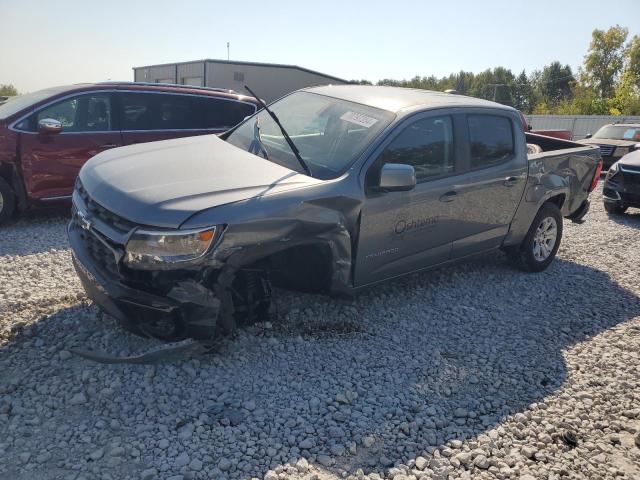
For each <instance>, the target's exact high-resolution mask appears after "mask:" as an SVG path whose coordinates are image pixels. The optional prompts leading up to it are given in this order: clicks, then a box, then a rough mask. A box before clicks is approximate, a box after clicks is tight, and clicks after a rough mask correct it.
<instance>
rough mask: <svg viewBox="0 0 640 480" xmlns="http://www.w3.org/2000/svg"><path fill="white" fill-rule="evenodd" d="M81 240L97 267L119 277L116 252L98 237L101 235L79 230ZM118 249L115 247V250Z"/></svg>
mask: <svg viewBox="0 0 640 480" xmlns="http://www.w3.org/2000/svg"><path fill="white" fill-rule="evenodd" d="M78 231H79V233H80V238H81V239H82V243H83V244H84V246H85V248H86V249H87V252H88V253H89V255H90V256H91V258H92V259H93V260H94V261H95V262H96V266H97V267H98V268H100V269H101V270H103V271H106V272H108V273H110V274H112V275H116V276H117V275H118V273H119V272H118V263H117V261H116V257H115V255H114V250H111V249H110V248H109V247H107V246H106V245H105V244H104V243H103V242H102V241H100V239H99V238H98V237H97V235H99V233H96V232H92V231H90V230H83V229H82V228H78ZM115 248H116V247H114V249H115Z"/></svg>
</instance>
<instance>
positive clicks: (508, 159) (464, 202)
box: [452, 110, 527, 258]
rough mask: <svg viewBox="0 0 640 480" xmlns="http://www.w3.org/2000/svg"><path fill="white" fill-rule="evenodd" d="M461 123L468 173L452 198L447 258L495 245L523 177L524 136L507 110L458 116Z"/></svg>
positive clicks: (521, 189) (519, 193) (516, 200)
mask: <svg viewBox="0 0 640 480" xmlns="http://www.w3.org/2000/svg"><path fill="white" fill-rule="evenodd" d="M464 123H465V128H464V129H463V130H462V131H461V133H462V135H461V140H462V142H463V144H464V145H466V146H467V147H468V150H467V155H466V157H467V158H468V161H467V163H468V167H467V168H468V173H467V174H466V175H465V176H464V177H463V178H461V181H460V184H459V185H458V186H457V187H456V199H455V202H452V205H453V208H454V210H453V211H452V215H454V216H455V218H456V219H457V222H456V223H457V228H456V238H454V242H453V249H452V258H459V257H463V256H465V255H469V254H472V253H476V252H479V251H482V250H487V249H491V248H495V247H498V246H500V245H501V243H502V240H503V238H504V237H505V235H506V234H507V232H508V230H509V225H510V223H511V220H512V219H513V216H514V214H515V211H516V209H517V207H518V204H519V203H520V200H521V199H522V195H523V193H524V188H525V185H526V179H527V154H526V150H525V140H524V138H523V137H524V135H523V133H522V129H521V128H520V124H519V123H516V119H515V118H514V117H513V116H511V115H510V114H509V112H504V113H502V112H500V111H496V110H489V111H487V110H485V111H482V110H480V111H475V112H473V113H468V114H466V115H465V116H464ZM521 137H522V138H521Z"/></svg>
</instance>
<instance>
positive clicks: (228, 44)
mask: <svg viewBox="0 0 640 480" xmlns="http://www.w3.org/2000/svg"><path fill="white" fill-rule="evenodd" d="M230 45H231V44H230V43H229V42H227V62H228V61H229V46H230Z"/></svg>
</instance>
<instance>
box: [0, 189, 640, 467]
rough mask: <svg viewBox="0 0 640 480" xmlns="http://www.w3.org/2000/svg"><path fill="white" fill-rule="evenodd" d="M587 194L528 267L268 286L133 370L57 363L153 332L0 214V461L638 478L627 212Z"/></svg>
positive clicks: (473, 263) (59, 230)
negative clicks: (264, 308)
mask: <svg viewBox="0 0 640 480" xmlns="http://www.w3.org/2000/svg"><path fill="white" fill-rule="evenodd" d="M592 197H593V204H592V211H591V212H590V213H589V216H588V217H587V221H586V223H585V224H584V225H580V226H577V225H573V224H571V223H570V222H565V232H564V238H563V242H562V246H561V248H560V251H559V254H558V259H557V261H556V262H554V264H553V265H552V266H551V267H550V268H549V269H548V270H546V271H545V272H543V273H540V274H535V275H525V274H522V273H520V272H518V271H516V270H514V269H512V268H511V267H509V266H508V265H507V263H506V261H505V259H504V257H502V256H501V255H500V254H491V255H487V256H481V257H478V258H477V259H474V260H470V261H468V262H466V263H464V264H460V265H455V266H451V267H447V268H446V269H441V270H435V271H432V272H428V273H420V274H416V275H413V276H410V277H407V278H404V279H399V280H395V281H392V282H389V283H387V284H385V285H384V286H380V287H373V288H372V289H370V290H368V291H366V292H362V293H360V294H359V295H358V297H356V299H355V300H353V301H352V302H349V303H340V302H337V301H334V300H330V299H329V300H327V299H325V298H321V297H316V296H312V295H301V294H290V293H286V292H281V291H276V292H275V293H276V295H275V298H276V305H275V307H276V308H275V311H277V315H278V318H277V321H274V322H273V324H272V325H271V327H270V328H266V327H264V326H262V325H260V324H258V325H255V326H250V327H247V328H240V329H239V330H238V331H237V332H236V334H235V335H234V336H233V337H232V338H229V339H225V340H224V341H222V342H221V346H220V349H219V351H218V352H216V353H214V354H211V355H206V356H201V357H198V358H195V359H192V360H184V361H177V362H167V363H164V364H159V365H155V366H138V365H116V366H105V365H100V364H94V363H91V362H89V361H86V360H83V359H81V358H72V357H71V356H70V355H69V354H68V352H69V349H71V348H72V347H75V346H81V347H82V348H87V349H92V350H100V351H107V352H111V353H117V354H122V355H128V354H135V353H140V352H143V351H145V350H147V349H149V348H153V347H155V346H157V345H158V342H155V341H153V340H149V339H144V338H140V337H136V336H134V335H130V334H128V333H125V332H124V331H123V330H122V329H121V328H120V327H118V326H117V325H116V324H115V322H114V321H113V319H112V318H110V317H109V316H108V315H103V314H101V313H99V311H98V309H97V308H96V307H95V306H94V305H91V304H89V303H87V302H85V301H84V300H86V296H85V295H84V293H83V290H82V287H81V285H80V284H79V282H78V279H77V275H76V273H75V271H74V268H73V265H72V264H71V257H70V253H69V249H68V245H67V240H66V235H65V223H66V221H67V219H66V218H59V217H55V216H53V217H52V216H50V215H43V216H41V217H40V216H27V217H25V219H23V220H20V221H17V222H13V223H9V224H8V225H3V226H2V228H1V233H0V285H2V287H1V288H0V350H2V351H0V376H2V378H1V380H2V381H0V439H1V441H0V477H4V476H7V475H10V474H9V473H8V472H10V471H11V470H10V469H11V468H15V466H19V468H20V469H21V470H24V472H26V473H25V475H31V476H32V477H33V478H39V477H38V475H39V474H40V472H41V471H44V469H47V471H48V472H49V471H50V472H52V473H51V474H52V475H54V473H53V471H54V469H55V468H60V469H61V470H64V471H65V473H64V474H60V475H59V476H60V478H65V475H66V476H68V475H71V476H73V477H74V480H79V479H81V478H85V479H89V478H96V479H100V480H115V479H120V478H122V479H136V478H143V477H144V475H148V476H149V478H150V479H151V478H154V477H151V475H152V473H151V472H153V471H155V472H156V473H155V474H154V475H155V478H158V479H170V478H172V477H173V478H176V479H178V478H179V479H183V480H185V479H186V480H200V479H202V478H216V479H217V478H220V479H225V480H248V479H254V478H257V479H261V478H268V480H276V479H278V480H280V479H279V477H278V476H280V477H281V478H282V480H309V479H310V478H314V477H316V478H319V479H321V480H337V479H343V478H346V479H349V480H355V479H356V478H357V479H358V480H376V479H377V480H380V479H382V478H384V479H385V480H389V479H393V478H398V479H403V480H406V479H411V480H424V479H430V478H442V479H446V478H448V477H451V478H475V477H478V478H485V477H486V478H519V477H522V478H527V476H529V477H528V478H529V479H531V478H549V479H558V478H583V477H585V476H587V477H593V478H615V477H616V476H618V477H623V478H624V476H626V477H628V478H635V477H638V478H640V472H639V468H640V467H638V455H639V453H638V449H639V448H640V446H638V445H637V443H640V438H639V436H640V425H639V424H638V421H639V419H640V411H639V410H638V406H637V405H638V398H637V393H636V392H638V391H640V378H639V377H640V373H639V372H638V371H637V369H633V368H630V367H629V366H630V365H635V364H636V363H637V359H638V358H639V356H640V262H639V260H640V252H639V251H638V249H637V245H638V241H639V238H640V214H639V213H638V211H637V210H633V209H631V210H630V211H629V213H628V214H627V215H624V216H608V215H606V214H605V213H604V212H603V209H602V205H601V189H598V190H597V191H596V192H595V193H594V194H593V195H592ZM603 306H606V308H604V307H603ZM563 432H575V434H576V441H577V446H575V448H572V447H571V445H569V444H568V443H567V439H566V438H564V437H562V434H563ZM563 438H564V440H563ZM96 452H100V453H99V454H98V453H96ZM112 452H119V453H118V454H117V455H115V456H112ZM38 462H40V463H38ZM199 462H200V463H199ZM352 466H353V468H352ZM198 467H200V469H198ZM358 468H362V471H361V472H358ZM365 472H366V474H365ZM585 472H586V473H585ZM623 473H624V476H623V475H622V474H623ZM32 474H33V475H32ZM56 475H57V473H56ZM40 476H41V475H40ZM25 478H26V477H25Z"/></svg>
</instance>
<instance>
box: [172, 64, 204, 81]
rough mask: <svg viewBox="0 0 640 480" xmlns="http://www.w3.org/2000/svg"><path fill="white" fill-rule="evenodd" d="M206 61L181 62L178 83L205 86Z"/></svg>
mask: <svg viewBox="0 0 640 480" xmlns="http://www.w3.org/2000/svg"><path fill="white" fill-rule="evenodd" d="M204 68H205V64H204V62H194V63H179V64H178V83H180V84H182V85H196V86H198V87H203V86H204V77H205V75H204Z"/></svg>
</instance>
